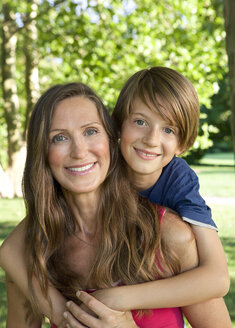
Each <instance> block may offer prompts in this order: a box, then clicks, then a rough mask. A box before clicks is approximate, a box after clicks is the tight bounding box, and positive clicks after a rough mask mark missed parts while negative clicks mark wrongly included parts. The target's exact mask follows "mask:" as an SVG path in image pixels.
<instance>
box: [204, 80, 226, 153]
mask: <svg viewBox="0 0 235 328" xmlns="http://www.w3.org/2000/svg"><path fill="white" fill-rule="evenodd" d="M218 88H219V91H218V93H216V94H214V95H213V96H212V98H211V107H210V108H206V107H205V106H203V108H202V112H203V113H205V116H206V118H205V119H204V121H206V122H207V123H208V126H209V138H210V139H212V140H213V143H214V147H213V150H214V151H231V150H232V139H231V121H230V120H231V111H230V104H229V90H228V76H227V74H226V75H225V76H224V78H223V80H221V81H218Z"/></svg>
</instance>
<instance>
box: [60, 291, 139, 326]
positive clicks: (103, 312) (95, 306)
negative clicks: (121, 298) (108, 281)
mask: <svg viewBox="0 0 235 328" xmlns="http://www.w3.org/2000/svg"><path fill="white" fill-rule="evenodd" d="M77 296H78V298H79V299H80V301H82V302H83V304H85V305H86V307H87V308H88V309H89V310H91V311H92V312H93V313H95V315H96V316H93V315H91V314H89V313H87V312H85V311H84V310H83V309H81V307H79V306H78V305H76V304H75V303H73V302H72V301H69V302H68V303H67V307H68V311H67V312H65V313H64V317H65V319H66V321H67V323H68V325H69V326H68V327H71V328H84V327H88V328H137V325H136V324H135V321H134V319H133V318H132V314H131V312H129V311H127V312H121V311H114V310H112V309H110V308H108V307H107V306H106V305H104V304H103V303H101V302H100V301H98V300H97V299H96V298H94V297H93V296H91V295H90V294H88V293H86V292H83V291H82V292H80V295H77Z"/></svg>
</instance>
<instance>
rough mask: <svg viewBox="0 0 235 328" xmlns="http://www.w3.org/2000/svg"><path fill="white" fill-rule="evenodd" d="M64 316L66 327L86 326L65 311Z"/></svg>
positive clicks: (81, 327)
mask: <svg viewBox="0 0 235 328" xmlns="http://www.w3.org/2000/svg"><path fill="white" fill-rule="evenodd" d="M64 317H65V318H66V322H67V324H66V327H67V328H86V327H87V326H84V325H83V324H82V323H81V322H79V321H78V320H77V319H75V318H74V317H73V316H72V314H71V313H69V312H65V313H64Z"/></svg>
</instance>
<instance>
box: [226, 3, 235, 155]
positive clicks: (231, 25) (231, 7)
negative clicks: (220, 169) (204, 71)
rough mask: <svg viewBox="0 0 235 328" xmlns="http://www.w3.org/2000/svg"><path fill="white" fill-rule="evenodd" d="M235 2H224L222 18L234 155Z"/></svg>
mask: <svg viewBox="0 0 235 328" xmlns="http://www.w3.org/2000/svg"><path fill="white" fill-rule="evenodd" d="M234 17H235V1H234V0H224V18H225V31H226V48H227V54H228V66H229V86H230V104H231V128H232V138H233V151H234V154H235V19H234Z"/></svg>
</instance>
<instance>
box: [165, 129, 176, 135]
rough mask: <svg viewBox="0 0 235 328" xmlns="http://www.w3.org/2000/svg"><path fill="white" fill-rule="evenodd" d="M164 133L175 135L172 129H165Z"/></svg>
mask: <svg viewBox="0 0 235 328" xmlns="http://www.w3.org/2000/svg"><path fill="white" fill-rule="evenodd" d="M164 131H165V132H166V133H167V134H171V133H173V134H174V133H175V132H174V130H173V129H171V128H164Z"/></svg>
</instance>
